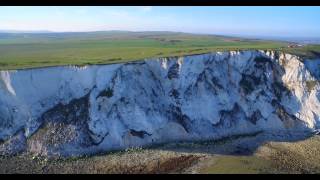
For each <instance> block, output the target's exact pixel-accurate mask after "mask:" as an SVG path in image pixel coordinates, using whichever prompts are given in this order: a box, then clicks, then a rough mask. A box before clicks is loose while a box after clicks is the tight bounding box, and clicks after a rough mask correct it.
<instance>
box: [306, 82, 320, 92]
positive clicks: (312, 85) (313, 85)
mask: <svg viewBox="0 0 320 180" xmlns="http://www.w3.org/2000/svg"><path fill="white" fill-rule="evenodd" d="M317 83H318V81H306V86H307V90H308V92H309V93H310V92H311V91H312V90H313V88H314V87H315V86H316V85H317Z"/></svg>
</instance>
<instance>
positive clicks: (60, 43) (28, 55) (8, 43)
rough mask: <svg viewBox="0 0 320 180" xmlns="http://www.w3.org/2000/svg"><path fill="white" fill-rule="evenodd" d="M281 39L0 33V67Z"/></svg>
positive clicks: (251, 45) (262, 44)
mask: <svg viewBox="0 0 320 180" xmlns="http://www.w3.org/2000/svg"><path fill="white" fill-rule="evenodd" d="M287 45H288V44H287V43H285V42H275V41H261V40H250V39H241V38H234V37H224V36H213V35H195V34H187V33H174V32H126V31H107V32H87V33H41V34H27V33H25V34H5V33H2V34H1V33H0V70H4V69H6V70H7V69H21V68H33V67H47V66H57V65H86V64H110V63H119V62H127V61H134V60H139V59H144V58H150V57H168V56H181V55H190V54H200V53H206V52H212V51H224V50H245V49H273V50H279V49H286V47H287ZM308 48H309V47H308ZM308 48H305V47H304V49H303V50H301V51H302V53H304V52H305V51H309V49H308ZM305 49H306V50H305ZM314 49H316V51H315V52H320V48H319V46H316V47H311V50H314ZM299 50H300V49H299ZM288 51H289V50H288ZM290 51H294V52H297V51H295V50H293V49H292V50H291V49H290ZM306 55H310V54H308V53H306Z"/></svg>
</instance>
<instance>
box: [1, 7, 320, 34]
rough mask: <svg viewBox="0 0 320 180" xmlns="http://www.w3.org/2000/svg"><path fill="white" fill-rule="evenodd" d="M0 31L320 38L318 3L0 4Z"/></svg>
mask: <svg viewBox="0 0 320 180" xmlns="http://www.w3.org/2000/svg"><path fill="white" fill-rule="evenodd" d="M0 30H28V31H38V30H48V31H55V32H67V31H68V32H70V31H72V32H75V31H105V30H127V31H178V32H190V33H205V34H222V35H242V36H283V37H320V6H318V7H308V6H304V7H294V6H290V7H285V6H281V7H280V6H279V7H254V6H250V7H245V6H238V7H236V6H235V7H232V6H230V7H223V6H216V7H210V6H203V7H201V6H170V7H165V6H129V7H125V6H119V7H117V6H106V7H103V6H99V7H94V6H91V7H90V6H88V7H87V6H66V7H63V6H57V7H55V6H53V7H45V6H35V7H30V6H29V7H28V6H25V7H23V6H21V7H14V6H2V7H0Z"/></svg>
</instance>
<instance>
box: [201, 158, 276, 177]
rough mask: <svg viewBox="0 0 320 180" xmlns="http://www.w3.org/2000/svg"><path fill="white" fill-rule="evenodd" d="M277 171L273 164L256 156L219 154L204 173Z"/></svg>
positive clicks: (203, 170) (202, 171)
mask: <svg viewBox="0 0 320 180" xmlns="http://www.w3.org/2000/svg"><path fill="white" fill-rule="evenodd" d="M270 171H275V168H274V167H273V164H272V163H271V162H270V161H268V160H265V159H263V158H260V157H256V156H217V157H216V158H214V159H213V160H212V165H210V166H209V167H207V168H205V169H202V170H201V171H200V173H204V174H259V173H269V172H270Z"/></svg>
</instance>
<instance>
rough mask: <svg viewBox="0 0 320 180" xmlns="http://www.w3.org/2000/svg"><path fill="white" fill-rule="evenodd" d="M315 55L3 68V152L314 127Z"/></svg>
mask: <svg viewBox="0 0 320 180" xmlns="http://www.w3.org/2000/svg"><path fill="white" fill-rule="evenodd" d="M319 66H320V59H313V60H307V59H304V60H302V59H300V58H299V57H296V56H294V55H290V54H284V53H278V52H273V51H232V52H217V53H209V54H202V55H193V56H185V57H176V58H157V59H148V60H144V61H137V62H132V63H124V64H114V65H101V66H85V67H73V66H72V67H71V66H65V67H51V68H39V69H29V70H16V71H1V77H0V139H1V140H2V144H1V145H0V152H1V153H2V154H8V153H9V154H10V153H16V152H21V151H28V152H32V153H38V154H42V155H64V156H69V155H81V154H91V153H97V152H101V151H107V150H113V149H123V148H126V147H131V146H142V145H148V144H153V143H162V142H169V141H175V140H200V139H212V138H220V137H225V136H229V135H235V134H245V133H254V132H257V131H308V130H313V129H315V128H319V126H320V117H319V116H320V84H319V82H318V81H319V79H320V71H319V69H320V67H319Z"/></svg>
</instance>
